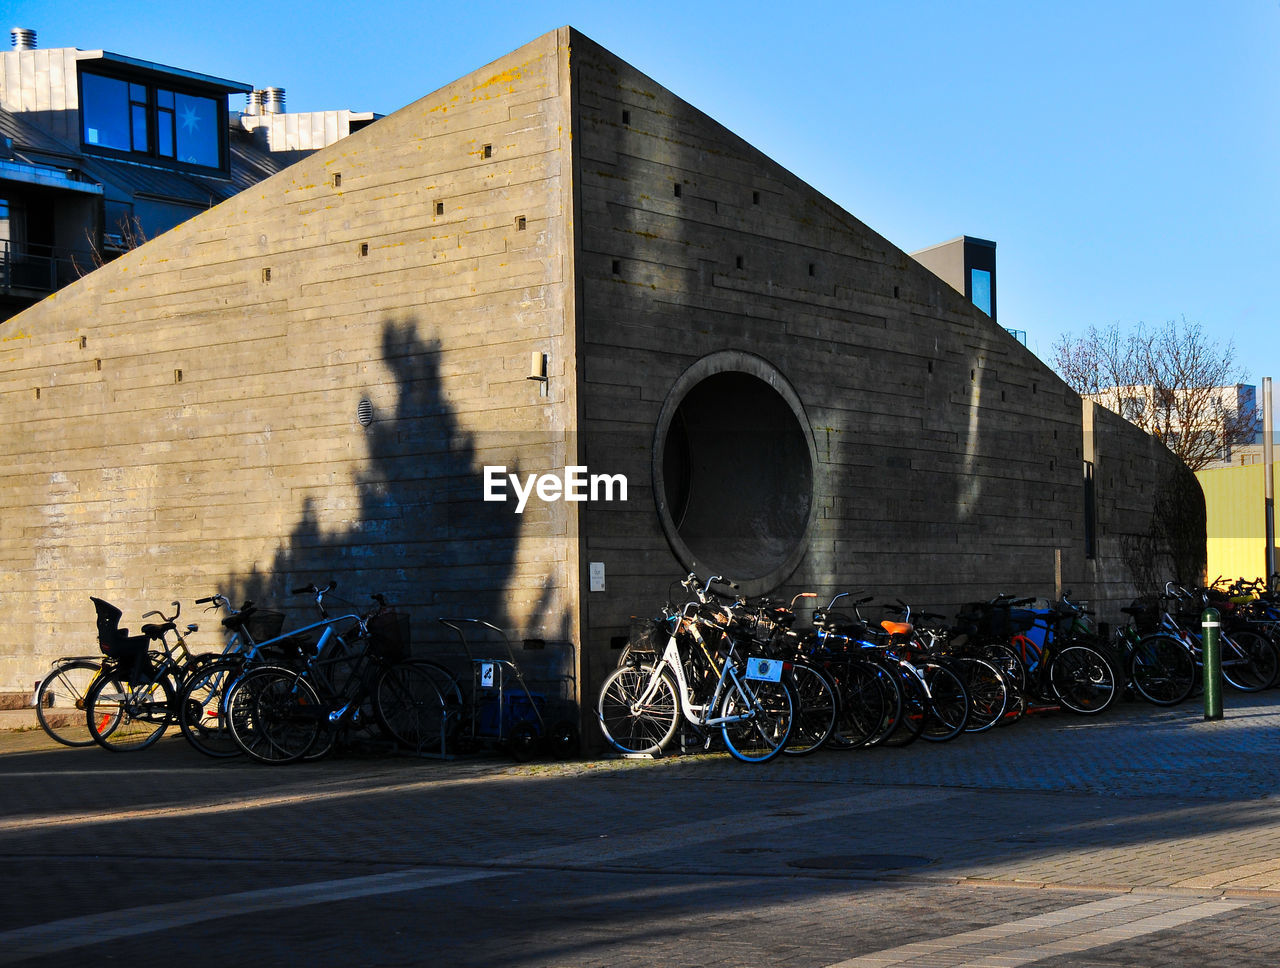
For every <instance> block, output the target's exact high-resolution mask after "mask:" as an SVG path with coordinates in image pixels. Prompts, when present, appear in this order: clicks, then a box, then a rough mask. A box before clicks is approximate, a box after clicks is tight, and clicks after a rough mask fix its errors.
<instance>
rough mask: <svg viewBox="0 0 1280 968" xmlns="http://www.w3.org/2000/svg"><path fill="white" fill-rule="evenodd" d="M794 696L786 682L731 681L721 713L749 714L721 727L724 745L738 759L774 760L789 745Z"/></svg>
mask: <svg viewBox="0 0 1280 968" xmlns="http://www.w3.org/2000/svg"><path fill="white" fill-rule="evenodd" d="M795 705H796V704H795V697H794V696H793V695H792V693H791V687H790V686H788V685H787V684H786V683H783V682H764V681H761V680H758V679H738V680H736V681H730V683H729V684H728V687H727V689H726V691H725V694H724V698H723V699H722V700H721V701H720V715H721V716H722V717H725V718H736V717H739V716H743V717H746V718H744V719H740V720H738V721H737V722H731V723H725V724H724V725H722V726H721V727H720V732H721V735H722V736H723V737H724V745H725V746H726V747H727V748H728V750H729V752H730V753H731V754H732V755H733V756H734V758H735V759H739V760H743V761H744V762H748V763H763V762H765V761H766V760H771V759H773V758H774V757H775V756H777V755H778V754H779V753H781V752H782V751H783V749H784V748H786V745H787V737H788V736H789V735H790V734H791V727H792V724H793V722H794V721H795Z"/></svg>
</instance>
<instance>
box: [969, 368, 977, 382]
mask: <svg viewBox="0 0 1280 968" xmlns="http://www.w3.org/2000/svg"><path fill="white" fill-rule="evenodd" d="M977 378H978V371H977V370H970V371H969V382H970V383H972V382H973V381H974V380H976V379H977Z"/></svg>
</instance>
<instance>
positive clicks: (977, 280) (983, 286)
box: [969, 269, 991, 316]
mask: <svg viewBox="0 0 1280 968" xmlns="http://www.w3.org/2000/svg"><path fill="white" fill-rule="evenodd" d="M969 289H970V291H971V292H972V293H973V295H972V296H970V297H969V298H970V300H971V301H972V302H973V304H974V305H975V306H977V307H978V308H979V309H981V310H982V311H983V312H984V313H986V314H987V315H988V316H990V315H991V273H990V272H988V271H987V270H986V269H970V270H969Z"/></svg>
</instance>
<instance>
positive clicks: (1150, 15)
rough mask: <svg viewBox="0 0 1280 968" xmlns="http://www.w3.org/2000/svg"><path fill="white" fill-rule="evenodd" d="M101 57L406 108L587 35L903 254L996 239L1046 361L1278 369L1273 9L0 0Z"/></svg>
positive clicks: (310, 96)
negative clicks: (536, 45)
mask: <svg viewBox="0 0 1280 968" xmlns="http://www.w3.org/2000/svg"><path fill="white" fill-rule="evenodd" d="M4 10H5V12H6V14H7V16H8V19H9V24H8V25H7V26H10V27H13V26H21V27H28V28H31V29H34V30H36V31H37V34H38V44H39V46H41V47H80V48H83V49H98V48H104V49H107V50H111V51H114V52H116V53H120V54H126V55H129V56H133V57H138V58H141V59H144V60H151V61H158V62H160V63H164V64H170V65H173V66H178V67H184V68H187V69H190V70H196V71H201V72H203V73H208V74H214V75H217V76H220V77H227V78H231V79H233V80H237V81H243V82H245V83H249V84H252V85H254V86H255V87H267V86H278V87H283V88H285V89H286V91H287V106H288V108H289V109H290V110H294V111H310V110H323V109H327V108H352V109H354V110H372V111H376V112H379V113H382V114H389V113H391V112H392V111H395V110H396V109H398V108H400V107H403V106H404V105H406V104H408V103H410V102H411V101H414V100H416V99H417V98H419V97H421V96H423V95H425V94H428V93H430V92H431V91H433V90H434V89H436V88H437V87H440V86H441V85H444V84H447V83H448V82H450V81H452V80H454V79H456V78H457V77H460V76H462V75H464V74H467V73H469V72H471V71H473V70H475V69H477V68H479V67H481V66H483V65H484V64H487V63H488V62H490V61H492V60H495V59H496V58H498V57H501V56H502V55H503V54H505V53H507V52H508V51H511V50H514V49H515V48H517V47H519V46H521V45H522V44H524V43H526V42H528V41H529V40H532V39H533V38H535V37H537V36H539V35H541V34H543V33H546V32H547V31H549V30H552V29H554V28H556V27H559V26H563V25H566V24H568V25H572V26H574V27H576V28H578V29H579V30H581V31H582V32H583V33H585V34H586V35H587V36H589V37H591V38H592V39H593V40H595V41H597V42H598V43H600V44H602V45H604V46H605V47H607V48H609V49H610V50H612V51H613V52H614V53H616V54H617V55H618V56H620V57H622V58H623V59H624V60H627V61H629V62H630V63H632V64H633V65H635V66H636V67H638V68H639V69H641V70H643V71H644V72H645V73H647V74H649V75H650V76H651V77H652V78H653V79H654V80H656V81H657V82H658V83H660V84H662V85H663V86H664V87H666V88H668V89H669V90H671V91H673V92H674V93H676V94H677V95H679V96H680V97H682V98H684V99H685V100H687V101H689V102H691V103H692V104H694V105H695V106H696V107H698V108H699V109H701V110H703V111H705V112H706V113H707V114H709V115H711V116H712V117H713V118H715V119H716V120H718V121H719V122H721V123H722V124H724V125H726V126H727V127H729V128H730V129H732V130H733V131H734V132H736V133H737V134H739V135H740V136H742V137H743V138H745V139H746V140H747V141H749V142H751V143H752V144H754V145H756V146H757V147H758V148H760V149H761V150H762V151H764V152H765V153H766V154H768V155H770V156H771V157H773V158H774V159H776V160H777V161H778V162H779V163H781V164H782V165H784V166H785V167H787V168H788V169H790V170H791V171H792V172H794V173H795V174H796V175H798V176H799V177H800V178H802V179H804V180H805V181H806V182H808V183H809V184H811V185H812V186H814V187H815V188H816V189H818V190H819V191H821V192H823V193H824V194H825V195H827V196H828V197H830V198H831V199H833V200H834V201H835V202H837V203H838V204H840V205H842V206H843V207H844V208H846V209H847V210H849V211H850V212H851V213H853V214H854V215H855V216H857V217H858V218H860V219H861V220H863V221H864V222H866V223H867V224H868V225H870V226H871V227H872V228H873V229H875V230H876V231H878V232H880V233H881V234H882V235H884V236H885V237H886V238H888V239H889V240H890V241H891V242H893V243H894V244H896V245H898V246H900V247H901V248H903V249H906V250H907V251H913V250H915V249H920V248H924V247H925V246H928V245H932V244H934V243H937V242H942V241H946V240H947V239H951V238H954V237H956V236H958V235H962V234H968V235H974V236H978V237H981V238H986V239H992V240H994V241H995V242H996V243H997V246H998V247H997V259H998V267H999V280H998V285H999V293H998V299H999V313H1000V321H1001V323H1002V324H1003V325H1005V326H1007V327H1009V328H1012V329H1019V330H1024V331H1026V333H1027V341H1028V345H1029V346H1030V347H1031V349H1032V350H1034V351H1036V352H1038V353H1040V355H1041V356H1045V357H1047V356H1048V355H1049V351H1050V347H1051V346H1052V344H1053V342H1054V341H1055V340H1056V339H1057V338H1058V336H1059V335H1060V334H1062V333H1063V332H1079V331H1081V330H1083V329H1084V328H1086V327H1088V326H1089V325H1091V324H1094V325H1106V324H1109V323H1113V322H1116V323H1120V324H1121V325H1122V326H1125V327H1128V326H1131V325H1134V324H1136V323H1138V322H1140V321H1141V322H1147V323H1150V324H1159V323H1163V322H1165V321H1166V320H1169V319H1180V318H1183V317H1185V318H1187V319H1188V320H1195V321H1198V322H1200V323H1201V324H1202V325H1203V327H1204V328H1205V330H1206V332H1207V333H1208V334H1209V335H1210V336H1211V337H1212V338H1214V339H1217V340H1219V341H1222V342H1224V343H1225V342H1226V341H1228V340H1229V341H1232V342H1234V345H1235V351H1236V360H1237V363H1238V364H1239V367H1240V368H1241V369H1242V370H1244V371H1247V375H1248V377H1249V379H1250V381H1251V382H1256V383H1258V384H1261V380H1262V377H1264V376H1272V377H1277V378H1280V285H1278V284H1277V280H1278V279H1280V269H1278V268H1277V265H1276V263H1277V261H1280V259H1278V257H1280V0H1228V2H1226V3H1222V4H1204V3H1192V2H1185V0H1166V2H1154V0H1151V2H1149V0H1110V2H1094V0H1080V2H1075V3H1070V4H1065V3H1052V4H1050V3H1043V2H1037V0H1020V2H1015V0H969V2H965V3H955V2H940V0H939V2H933V0H904V2H898V3H894V2H886V0H874V2H866V0H845V2H843V3H828V2H823V0H816V2H815V0H810V2H808V3H805V4H794V5H791V6H789V7H788V6H786V5H777V4H775V3H761V2H755V0H745V2H737V3H720V2H714V3H713V2H705V3H699V2H697V0H685V2H681V3H674V2H668V0H649V2H646V3H644V4H623V3H612V2H608V0H594V2H591V3H549V2H537V0H525V2H510V3H493V2H486V0H469V2H458V0H453V2H448V3H437V2H418V3H413V2H407V0H379V2H377V3H369V4H349V3H343V4H335V3H329V2H326V0H309V2H298V0H274V2H272V3H263V2H261V0H259V2H254V3H246V2H240V0H219V2H218V3H217V4H215V5H212V6H210V7H208V8H204V9H199V8H193V7H192V6H191V5H190V4H189V3H187V2H185V0H184V2H181V3H178V2H167V0H155V2H140V0H112V2H111V3H109V4H84V3H82V2H68V0H7V2H6V3H5V6H4Z"/></svg>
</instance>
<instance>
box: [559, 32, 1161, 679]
mask: <svg viewBox="0 0 1280 968" xmlns="http://www.w3.org/2000/svg"><path fill="white" fill-rule="evenodd" d="M573 63H574V85H575V87H574V90H575V98H576V102H575V103H576V115H575V116H576V127H575V130H576V134H577V138H576V140H575V145H576V147H577V148H578V149H579V151H580V153H581V157H580V159H579V161H578V166H579V185H580V198H581V206H582V215H581V218H580V221H581V224H582V241H581V251H580V253H579V256H578V260H577V261H578V265H579V269H580V276H579V282H580V285H581V287H582V301H581V305H582V327H583V334H584V335H583V361H582V400H583V423H582V426H583V432H584V436H586V437H587V438H588V444H587V447H586V450H587V452H588V454H589V455H590V461H591V463H592V464H593V465H594V464H597V463H600V464H603V465H607V466H608V467H609V469H610V470H625V472H626V473H627V474H628V476H629V477H630V478H631V479H632V480H633V481H640V482H642V486H641V487H636V488H633V500H632V501H631V502H630V503H629V504H628V505H626V506H625V507H619V506H614V505H598V506H591V507H589V508H588V509H587V510H586V511H585V519H584V520H585V523H584V525H583V533H584V537H585V541H584V552H583V553H584V555H585V556H586V558H588V559H589V560H598V561H601V562H602V563H603V564H604V565H605V569H606V573H607V574H608V575H609V576H610V579H611V580H610V583H609V585H608V587H607V589H606V590H605V591H603V592H590V593H587V609H588V612H587V614H588V616H589V623H588V628H587V632H586V635H587V637H588V639H589V641H588V642H587V644H586V646H585V651H586V652H587V654H588V659H589V662H590V663H591V664H593V666H594V667H595V669H596V671H597V672H598V671H599V670H600V669H601V668H603V667H606V666H608V665H610V664H612V659H613V656H612V654H611V650H610V645H611V643H613V644H616V640H617V637H619V636H622V635H625V634H626V627H627V624H628V620H629V616H630V615H632V614H642V615H643V614H650V613H652V612H653V611H654V610H655V609H656V608H657V607H658V606H659V605H660V604H661V603H662V602H663V601H664V600H665V599H666V596H667V594H668V587H669V584H670V582H671V581H672V580H673V579H676V578H679V577H681V575H682V574H683V573H684V572H685V571H687V570H688V569H689V568H690V567H691V566H695V565H696V566H698V569H699V571H702V572H703V574H704V575H705V573H706V571H711V570H724V568H725V567H726V566H724V565H722V562H729V561H742V560H743V559H742V558H741V556H739V555H738V554H737V552H736V550H735V549H732V548H729V547H725V548H723V549H721V552H720V553H716V552H715V551H713V552H711V553H709V554H706V555H702V556H699V555H697V554H690V553H689V551H690V549H689V548H680V547H678V546H677V543H676V542H673V541H672V540H671V534H670V528H668V529H666V530H664V528H663V527H662V526H661V521H660V516H659V515H657V514H655V510H654V509H655V504H658V503H660V502H661V501H662V499H663V495H662V494H661V493H655V488H654V486H653V484H652V481H653V479H654V473H655V467H656V466H657V465H659V464H660V463H661V461H660V459H659V460H658V461H655V460H654V454H655V448H657V449H659V450H660V449H661V447H662V441H661V440H660V439H659V440H657V441H655V433H657V435H658V436H659V437H660V436H661V432H662V427H661V426H660V424H661V423H662V421H663V420H664V407H665V408H666V410H667V411H670V409H671V408H672V403H673V397H677V396H679V395H681V394H684V393H686V392H687V391H688V390H689V389H690V387H689V385H688V380H687V379H686V378H685V377H683V376H682V375H683V374H687V373H690V372H693V368H697V367H701V366H703V365H704V364H705V362H706V361H708V360H712V359H720V360H728V359H733V358H734V357H735V355H736V358H737V359H738V360H739V362H740V363H741V366H740V367H738V368H740V369H743V370H746V371H752V372H754V373H755V374H756V375H757V376H758V377H759V378H760V380H761V381H763V382H766V383H772V384H774V385H775V386H778V387H784V388H786V389H787V392H788V393H793V394H794V396H795V397H796V398H797V399H798V403H799V409H800V410H801V411H802V412H803V418H802V419H801V420H800V421H799V422H800V423H802V424H805V425H806V427H805V430H806V433H807V434H809V435H810V438H811V440H810V443H811V454H812V460H813V465H812V477H811V481H812V496H811V498H810V497H808V496H807V495H805V494H803V493H802V491H803V486H804V485H805V484H806V483H807V481H808V478H797V479H796V480H794V481H792V482H791V483H790V484H788V483H787V482H786V481H783V482H782V484H780V485H779V488H780V489H779V490H777V491H776V492H775V493H774V494H773V496H772V498H770V499H768V500H766V501H765V503H774V504H777V503H787V502H793V501H794V502H803V501H805V500H811V502H812V505H813V518H812V520H811V522H810V529H809V532H808V534H807V536H806V537H805V538H804V540H803V542H802V544H803V547H802V548H800V553H801V555H800V557H799V560H798V562H795V563H794V567H793V568H791V565H792V563H791V562H786V563H785V565H786V567H783V568H781V569H777V568H775V569H773V571H772V573H771V574H769V575H768V576H767V577H765V578H763V579H761V580H756V581H750V582H747V585H748V587H749V589H750V590H751V591H753V592H756V593H760V592H768V593H769V594H771V595H773V596H775V597H779V598H788V597H790V596H791V595H793V594H795V593H796V592H799V591H805V590H811V591H816V592H817V593H818V594H819V595H820V596H822V597H827V596H830V595H833V594H835V593H837V592H841V591H852V592H854V593H855V594H874V595H876V596H877V601H892V600H893V599H897V598H902V599H905V600H907V601H909V602H912V603H914V604H916V605H918V606H927V607H932V608H941V609H953V608H954V607H955V606H956V605H958V604H960V603H962V602H964V601H968V600H973V599H978V598H985V597H989V596H992V595H995V594H996V593H998V592H1002V591H1003V592H1011V593H1021V594H1028V595H1052V594H1054V593H1055V591H1057V590H1059V589H1071V590H1072V591H1074V592H1075V593H1076V594H1077V595H1078V596H1080V597H1090V598H1094V599H1096V600H1103V603H1104V605H1105V606H1106V607H1110V608H1114V607H1115V606H1117V605H1118V604H1121V603H1127V601H1128V600H1129V598H1130V597H1131V596H1132V593H1133V589H1132V587H1131V585H1130V583H1129V579H1128V576H1127V575H1125V574H1123V573H1122V569H1121V568H1120V567H1119V566H1118V564H1117V562H1118V559H1119V557H1120V555H1119V552H1118V551H1117V550H1116V548H1117V546H1118V544H1119V543H1120V542H1121V537H1122V535H1121V532H1122V531H1124V530H1125V529H1128V530H1131V531H1142V530H1144V529H1145V528H1146V527H1147V525H1148V520H1149V518H1150V509H1151V506H1152V505H1151V501H1150V496H1151V491H1152V488H1153V486H1154V485H1153V481H1154V479H1155V478H1157V477H1160V476H1161V475H1164V474H1167V473H1173V472H1176V470H1177V467H1178V466H1180V465H1177V464H1176V461H1174V460H1173V458H1172V457H1171V456H1170V455H1169V454H1168V453H1167V452H1165V451H1163V448H1160V447H1159V446H1158V445H1157V446H1155V447H1153V446H1152V441H1150V439H1149V438H1147V437H1145V435H1142V434H1140V433H1138V432H1137V431H1135V430H1134V429H1133V428H1132V427H1130V426H1129V425H1127V424H1125V423H1124V422H1123V421H1118V420H1114V421H1113V420H1106V419H1102V420H1100V421H1099V422H1098V423H1097V424H1096V426H1095V430H1096V433H1097V437H1098V438H1099V439H1098V441H1097V442H1092V441H1091V445H1092V446H1095V447H1096V448H1097V449H1098V450H1099V451H1100V452H1103V453H1104V454H1105V456H1104V457H1101V458H1098V460H1099V462H1100V464H1101V466H1102V467H1103V468H1105V473H1104V474H1103V475H1102V485H1101V486H1097V484H1096V482H1095V487H1096V492H1097V501H1098V507H1099V510H1098V513H1097V516H1098V519H1099V522H1100V525H1101V526H1102V527H1104V528H1107V529H1113V530H1110V531H1108V536H1107V538H1106V539H1104V541H1103V542H1102V544H1101V547H1100V549H1095V555H1094V557H1092V558H1091V557H1089V556H1088V555H1087V553H1086V547H1085V487H1084V482H1083V473H1082V461H1083V459H1084V454H1083V448H1084V445H1085V427H1084V421H1083V417H1082V407H1081V400H1080V398H1079V397H1078V396H1077V395H1076V394H1075V393H1073V392H1072V391H1071V390H1070V389H1069V388H1068V387H1067V386H1066V385H1065V384H1064V383H1063V382H1062V381H1061V380H1060V379H1059V378H1058V377H1057V376H1056V375H1054V374H1053V373H1052V372H1051V371H1050V370H1049V369H1048V367H1046V366H1045V365H1044V364H1043V363H1041V362H1040V361H1039V360H1038V359H1037V358H1035V357H1034V356H1033V355H1032V354H1031V353H1029V352H1028V351H1027V350H1026V349H1025V348H1024V347H1023V346H1022V345H1021V344H1020V343H1018V342H1017V340H1015V339H1014V338H1013V337H1011V336H1010V335H1009V334H1008V333H1006V332H1005V331H1004V330H1003V329H1001V328H1000V327H998V326H996V325H995V324H994V323H993V322H992V321H991V320H990V319H989V318H988V317H987V316H986V315H985V314H983V313H981V312H979V311H978V310H976V309H975V308H974V307H973V306H972V305H970V304H969V303H968V302H966V301H965V299H964V298H963V297H962V295H961V294H959V293H957V292H956V291H955V290H954V289H952V288H951V287H950V286H948V285H947V284H945V283H944V282H943V281H942V280H941V279H939V278H938V277H937V276H935V275H933V274H932V273H931V272H929V271H927V270H926V269H925V268H923V267H922V266H920V265H919V264H918V263H917V262H916V261H915V260H913V259H912V258H910V257H908V256H907V255H906V254H905V253H903V252H902V251H901V250H899V249H897V248H896V247H895V246H893V245H892V244H891V243H889V242H888V241H887V240H885V239H884V238H882V237H881V236H879V235H877V234H876V233H875V232H873V231H872V230H870V229H869V228H868V227H867V226H865V225H863V224H862V223H861V222H859V221H858V220H857V219H856V218H854V217H853V216H851V215H850V214H848V213H847V212H844V211H842V210H841V209H840V208H839V207H838V206H837V205H836V204H834V203H833V202H832V201H831V200H829V199H827V198H825V197H823V196H822V195H821V194H820V193H819V192H817V191H815V190H814V189H813V188H811V187H809V186H808V185H806V184H804V183H803V182H801V181H800V180H799V179H798V178H796V177H795V176H794V175H792V174H791V173H790V172H788V171H786V170H784V169H782V168H781V167H779V166H778V165H777V164H775V163H774V162H772V161H771V160H770V159H768V158H767V157H765V156H763V155H762V154H761V153H760V152H759V151H757V150H755V149H754V148H752V147H751V146H750V145H748V144H746V143H745V142H743V141H742V140H741V139H740V138H738V137H736V136H735V135H733V134H732V133H731V132H729V131H727V130H725V129H724V128H723V127H721V126H720V125H718V124H717V123H716V122H714V121H713V120H712V119H710V118H708V117H706V116H705V115H703V114H702V113H700V112H699V111H697V110H696V109H695V108H693V107H691V106H690V105H688V104H686V103H684V102H683V101H681V100H680V99H679V98H677V97H675V96H674V95H673V94H671V93H670V92H669V91H666V90H664V89H663V88H662V87H661V86H660V85H658V84H657V83H655V82H654V81H653V80H652V79H650V78H648V77H646V76H644V75H643V74H641V73H640V72H638V71H636V70H635V69H633V68H631V67H629V66H628V65H626V64H625V63H623V62H622V61H620V60H618V59H617V58H616V57H614V56H613V55H611V54H609V53H608V52H607V51H604V50H603V49H601V48H599V47H598V46H596V45H594V44H592V43H590V42H589V41H587V40H585V39H584V38H581V37H575V43H574V60H573ZM735 366H737V364H732V365H731V366H730V368H731V369H732V368H734V367H735ZM712 369H715V367H714V366H713V367H712ZM676 402H678V401H676ZM725 404H726V406H725V410H724V412H723V413H722V414H721V416H722V418H723V421H722V425H723V427H724V428H725V429H726V430H730V429H732V428H733V427H734V426H735V417H734V411H735V410H736V409H737V408H738V407H739V406H740V405H741V404H740V402H739V401H737V400H736V399H735V397H734V395H733V394H726V395H725ZM739 430H740V431H741V433H740V434H739V436H740V440H739V448H738V455H739V456H738V457H736V458H735V457H734V456H733V455H732V454H731V453H729V452H728V451H726V453H725V454H723V455H721V457H720V458H719V462H720V463H721V464H722V465H726V466H724V467H722V473H721V474H720V475H718V476H717V475H716V474H715V473H713V472H707V473H708V476H707V482H708V483H711V484H714V486H715V488H716V490H717V493H718V495H721V496H722V498H721V499H722V500H723V501H726V502H730V503H731V504H732V505H733V506H734V507H735V508H736V509H738V510H739V511H740V520H739V524H738V531H739V532H740V537H741V538H742V539H744V540H747V541H749V540H753V539H754V540H758V541H761V542H763V541H765V540H767V539H768V538H769V537H770V534H769V532H770V530H771V529H772V528H773V527H774V526H773V525H771V524H770V523H769V522H768V521H767V520H764V519H763V518H757V517H756V516H754V515H753V514H752V513H751V509H750V508H749V507H748V506H747V505H748V502H746V501H739V500H738V498H737V497H736V495H737V494H738V493H739V492H741V491H742V489H743V488H751V487H754V486H755V484H754V483H753V482H755V481H756V480H757V479H758V478H759V477H760V476H762V475H767V474H770V473H772V470H771V468H772V467H773V465H774V464H776V462H777V459H778V455H779V454H780V453H781V452H782V450H781V449H780V448H777V447H771V445H770V443H769V442H768V441H766V440H765V439H764V435H760V436H759V437H755V438H753V437H752V435H751V433H750V428H749V427H742V428H739ZM765 487H766V489H767V487H768V485H767V484H766V485H765ZM788 488H790V490H788ZM1143 507H1145V516H1144V514H1143V513H1142V508H1143ZM699 558H701V560H695V559H699ZM774 563H775V564H776V563H777V562H776V560H775V562H774ZM788 568H791V570H790V571H788V570H787V569H788ZM747 570H748V571H750V568H749V567H747ZM726 573H727V574H728V575H729V577H733V578H738V579H743V578H753V577H758V576H755V575H751V574H748V575H743V574H735V573H733V572H726Z"/></svg>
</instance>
